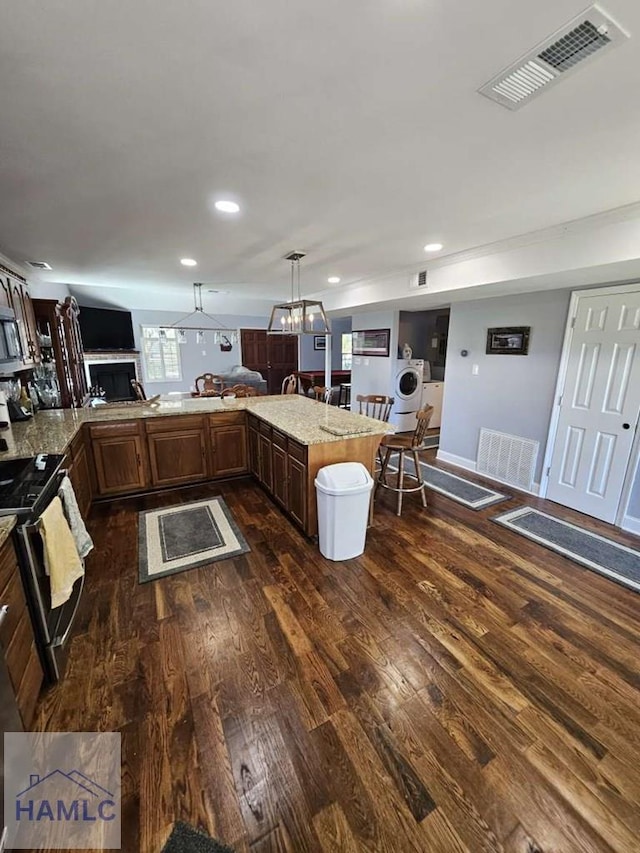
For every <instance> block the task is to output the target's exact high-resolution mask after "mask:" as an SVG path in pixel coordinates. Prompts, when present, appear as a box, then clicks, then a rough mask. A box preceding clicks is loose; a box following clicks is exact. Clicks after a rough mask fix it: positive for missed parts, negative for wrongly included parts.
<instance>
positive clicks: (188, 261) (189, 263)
mask: <svg viewBox="0 0 640 853" xmlns="http://www.w3.org/2000/svg"><path fill="white" fill-rule="evenodd" d="M180 263H181V264H182V266H183V267H197V266H198V262H197V261H194V260H193V258H180Z"/></svg>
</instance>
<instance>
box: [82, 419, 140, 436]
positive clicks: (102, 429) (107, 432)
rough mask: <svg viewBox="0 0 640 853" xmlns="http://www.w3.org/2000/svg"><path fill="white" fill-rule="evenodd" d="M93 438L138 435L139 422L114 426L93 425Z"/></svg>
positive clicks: (91, 432)
mask: <svg viewBox="0 0 640 853" xmlns="http://www.w3.org/2000/svg"><path fill="white" fill-rule="evenodd" d="M89 432H90V434H91V438H117V437H118V436H120V435H137V434H138V422H137V421H120V422H119V423H114V424H91V426H90V427H89Z"/></svg>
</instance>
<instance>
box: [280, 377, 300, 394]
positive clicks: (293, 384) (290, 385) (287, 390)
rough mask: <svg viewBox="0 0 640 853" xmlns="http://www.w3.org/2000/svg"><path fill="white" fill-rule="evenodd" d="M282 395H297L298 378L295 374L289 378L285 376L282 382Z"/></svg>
mask: <svg viewBox="0 0 640 853" xmlns="http://www.w3.org/2000/svg"><path fill="white" fill-rule="evenodd" d="M281 393H283V394H297V393H298V377H297V376H296V375H295V373H290V374H289V376H285V377H284V379H283V380H282V392H281Z"/></svg>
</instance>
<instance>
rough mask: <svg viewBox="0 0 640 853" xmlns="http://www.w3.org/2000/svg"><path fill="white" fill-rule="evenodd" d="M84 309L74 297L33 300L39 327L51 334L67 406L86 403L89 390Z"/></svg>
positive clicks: (63, 402) (59, 381) (54, 356)
mask: <svg viewBox="0 0 640 853" xmlns="http://www.w3.org/2000/svg"><path fill="white" fill-rule="evenodd" d="M80 310H81V309H80V307H79V306H78V303H77V302H76V300H75V299H74V298H73V297H72V296H67V298H66V299H65V300H64V301H63V302H58V301H57V300H56V299H34V300H33V311H34V323H35V324H36V326H37V330H38V331H39V332H40V333H41V334H43V335H46V336H47V337H49V336H50V337H51V353H52V355H53V361H54V363H55V367H56V375H57V378H58V385H59V386H60V398H61V403H62V408H63V409H69V408H77V407H79V406H82V404H83V402H84V400H85V398H86V396H87V391H88V387H87V377H86V374H85V369H84V350H83V347H82V336H81V334H80V319H79V318H80Z"/></svg>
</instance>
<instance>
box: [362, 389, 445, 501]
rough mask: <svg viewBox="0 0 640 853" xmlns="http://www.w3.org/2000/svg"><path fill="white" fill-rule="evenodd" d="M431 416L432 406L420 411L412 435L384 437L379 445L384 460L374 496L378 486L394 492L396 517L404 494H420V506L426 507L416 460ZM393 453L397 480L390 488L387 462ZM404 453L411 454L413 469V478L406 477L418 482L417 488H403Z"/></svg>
mask: <svg viewBox="0 0 640 853" xmlns="http://www.w3.org/2000/svg"><path fill="white" fill-rule="evenodd" d="M432 415H433V406H427V407H426V408H424V409H421V410H420V411H419V412H418V413H417V415H416V418H417V419H418V423H417V424H416V428H415V430H414V432H413V435H408V436H403V435H385V437H384V438H383V439H382V442H381V443H380V447H381V449H382V450H383V451H385V455H384V459H383V462H382V468H381V469H380V474H379V476H378V482H377V483H376V494H377V492H378V489H379V487H380V486H382V488H383V489H389V490H390V491H392V492H395V493H396V494H397V495H398V499H397V505H396V515H401V514H402V498H403V496H404V495H405V494H408V493H410V492H420V496H421V498H422V506H426V505H427V496H426V494H425V487H424V481H423V479H422V474H421V472H420V460H419V458H418V451H419V450H424V449H425V448H424V440H425V438H426V436H427V430H428V429H429V421H430V420H431V416H432ZM393 453H397V454H398V479H397V485H396V486H390V485H389V484H388V483H387V468H388V466H389V460H390V459H391V456H392V454H393ZM405 453H409V454H411V457H412V459H413V464H414V467H415V471H416V473H415V477H414V476H413V475H412V474H409V475H408V476H409V477H411V479H415V480H417V481H418V485H417V486H408V487H407V486H405V485H404V475H405V470H404V456H405Z"/></svg>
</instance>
